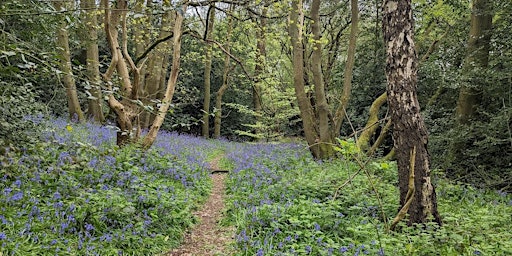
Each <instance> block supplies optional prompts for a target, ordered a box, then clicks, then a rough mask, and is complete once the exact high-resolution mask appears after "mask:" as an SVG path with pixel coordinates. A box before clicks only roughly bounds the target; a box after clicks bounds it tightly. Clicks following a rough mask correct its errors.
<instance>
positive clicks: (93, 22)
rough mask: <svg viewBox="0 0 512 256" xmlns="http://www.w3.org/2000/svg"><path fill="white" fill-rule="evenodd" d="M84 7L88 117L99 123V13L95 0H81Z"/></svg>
mask: <svg viewBox="0 0 512 256" xmlns="http://www.w3.org/2000/svg"><path fill="white" fill-rule="evenodd" d="M80 5H81V7H82V9H84V10H85V11H84V12H85V13H84V15H83V16H84V21H85V31H84V33H83V39H84V41H85V44H86V52H87V64H86V65H87V79H88V81H89V82H90V87H91V89H90V90H89V91H90V94H91V95H90V97H89V111H88V118H89V119H92V120H94V121H95V122H97V123H103V122H104V121H105V116H104V115H103V109H102V106H103V96H102V94H101V87H100V62H99V50H98V31H97V29H98V15H97V14H96V12H97V8H96V7H97V6H96V1H95V0H82V1H81V2H80Z"/></svg>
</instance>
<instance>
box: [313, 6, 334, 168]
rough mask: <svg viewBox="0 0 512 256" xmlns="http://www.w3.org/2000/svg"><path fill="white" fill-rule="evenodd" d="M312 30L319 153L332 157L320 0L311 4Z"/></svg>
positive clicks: (325, 156) (322, 155)
mask: <svg viewBox="0 0 512 256" xmlns="http://www.w3.org/2000/svg"><path fill="white" fill-rule="evenodd" d="M311 20H312V24H311V30H312V32H313V42H314V43H313V54H312V56H311V58H312V60H311V70H312V71H313V84H314V86H315V99H316V101H315V103H316V105H315V107H316V116H317V118H318V131H319V135H320V136H319V137H320V138H319V141H318V145H319V151H320V152H319V154H320V156H319V157H320V158H330V157H332V156H333V155H334V149H333V147H332V146H333V137H332V136H331V131H330V127H329V105H327V99H326V97H325V87H324V78H323V76H322V42H321V38H322V35H321V31H320V0H313V3H312V5H311Z"/></svg>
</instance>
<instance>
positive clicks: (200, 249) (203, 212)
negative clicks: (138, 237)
mask: <svg viewBox="0 0 512 256" xmlns="http://www.w3.org/2000/svg"><path fill="white" fill-rule="evenodd" d="M222 157H223V155H220V156H218V157H216V158H215V159H213V160H212V161H211V162H210V164H209V165H210V169H211V170H212V171H213V172H215V171H220V168H219V161H220V159H222ZM211 178H212V181H213V188H212V192H211V194H210V196H209V197H208V199H207V200H206V203H205V204H204V205H203V206H202V207H201V209H199V210H198V211H196V212H195V213H194V215H195V216H196V217H197V218H198V219H199V223H198V224H197V225H195V226H194V227H193V228H192V229H191V230H189V232H187V233H186V234H185V238H184V241H183V243H182V244H181V246H180V247H178V248H176V249H174V250H172V251H170V252H168V253H167V254H165V255H167V256H203V255H204V256H224V255H232V254H233V253H234V251H233V248H232V244H233V241H234V239H233V237H234V231H233V228H232V227H222V226H220V224H219V222H220V220H221V218H222V211H223V209H224V197H225V185H224V179H225V178H226V174H225V173H213V174H212V176H211Z"/></svg>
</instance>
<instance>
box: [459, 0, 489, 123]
mask: <svg viewBox="0 0 512 256" xmlns="http://www.w3.org/2000/svg"><path fill="white" fill-rule="evenodd" d="M491 2H492V1H491V0H473V7H472V12H471V28H470V31H469V39H468V46H467V51H466V59H465V61H464V65H463V72H464V74H463V75H464V76H466V81H465V82H466V83H465V84H463V85H462V88H460V92H459V99H458V101H457V109H456V115H457V121H458V123H459V124H467V123H468V122H469V121H470V119H471V118H473V117H474V116H475V113H476V108H477V107H478V103H479V98H480V97H481V93H482V92H481V89H480V88H479V86H480V85H478V83H477V82H476V81H474V80H475V79H473V77H475V76H477V75H478V70H482V69H485V68H486V67H487V65H488V62H489V45H490V42H491V28H492V13H491V6H492V4H491Z"/></svg>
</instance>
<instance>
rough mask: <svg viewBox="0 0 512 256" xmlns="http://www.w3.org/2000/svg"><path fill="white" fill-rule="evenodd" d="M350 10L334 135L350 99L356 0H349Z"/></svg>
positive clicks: (337, 133) (356, 26)
mask: <svg viewBox="0 0 512 256" xmlns="http://www.w3.org/2000/svg"><path fill="white" fill-rule="evenodd" d="M350 10H351V17H352V23H351V24H350V38H349V41H348V52H347V62H346V64H345V71H344V73H343V93H342V94H341V97H340V105H339V107H338V109H337V110H336V113H335V115H334V121H335V124H333V126H334V128H333V129H334V131H333V133H334V136H335V137H338V136H339V134H340V132H341V125H342V124H343V119H344V118H345V112H346V109H347V107H348V101H349V100H350V94H351V90H352V72H353V71H354V62H355V56H356V44H357V32H358V24H359V7H358V5H357V0H350Z"/></svg>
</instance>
